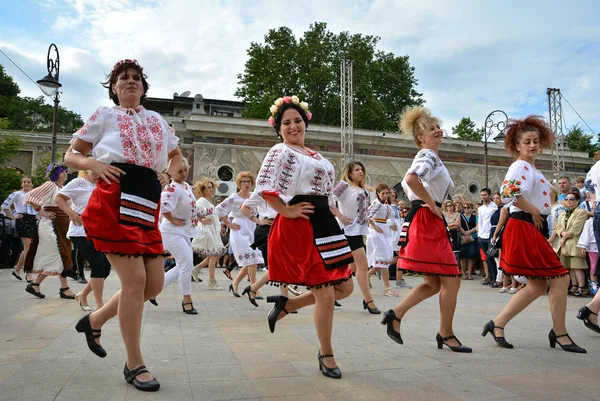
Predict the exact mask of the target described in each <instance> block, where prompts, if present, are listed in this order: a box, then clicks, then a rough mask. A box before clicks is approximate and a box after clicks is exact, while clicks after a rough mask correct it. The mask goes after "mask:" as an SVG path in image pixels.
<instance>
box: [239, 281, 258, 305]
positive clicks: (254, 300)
mask: <svg viewBox="0 0 600 401" xmlns="http://www.w3.org/2000/svg"><path fill="white" fill-rule="evenodd" d="M246 294H248V301H250V303H251V304H252V305H254V306H256V307H257V308H258V304H257V303H256V299H255V298H252V297H251V296H250V294H254V296H256V291H252V287H251V286H247V287H246V288H244V291H242V295H246Z"/></svg>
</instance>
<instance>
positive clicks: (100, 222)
mask: <svg viewBox="0 0 600 401" xmlns="http://www.w3.org/2000/svg"><path fill="white" fill-rule="evenodd" d="M104 86H105V87H106V88H107V89H108V96H109V98H110V99H111V100H112V101H113V102H114V103H115V105H116V106H115V107H112V108H108V107H101V108H99V109H98V110H96V112H94V114H92V116H91V117H90V118H89V120H88V121H87V122H86V124H85V125H84V126H83V127H82V128H81V129H80V130H79V131H77V132H76V133H75V134H73V136H74V138H73V141H72V144H71V147H70V148H69V150H68V151H67V153H66V155H65V161H66V162H67V163H68V164H69V165H70V166H73V167H74V168H76V169H78V170H92V172H94V173H96V174H97V175H98V177H99V180H98V185H97V186H96V189H95V190H94V192H93V193H92V196H91V198H90V203H89V204H88V205H87V207H86V209H85V211H84V212H83V214H82V216H81V218H82V220H83V223H84V225H85V229H86V233H87V237H88V239H90V240H91V241H92V242H93V243H94V248H96V249H97V250H98V251H100V252H103V253H106V254H107V257H108V260H109V261H110V264H111V265H112V267H113V269H114V270H115V271H116V272H117V275H118V276H119V280H120V281H121V290H120V291H118V292H117V293H116V294H115V295H114V296H113V297H112V298H111V299H110V300H109V301H108V302H107V303H106V304H105V305H104V306H103V307H102V308H100V309H99V310H97V311H95V312H92V313H90V314H88V315H85V316H84V317H83V318H82V319H81V320H80V321H79V322H78V323H77V325H76V326H75V328H76V329H77V331H79V332H81V333H85V336H86V340H87V344H88V347H89V348H90V350H91V351H92V352H93V353H95V354H96V355H98V356H100V357H104V356H106V351H105V350H104V348H102V346H101V345H100V344H99V338H100V329H101V328H102V326H103V325H104V324H105V323H106V322H107V321H108V320H109V319H111V318H112V317H114V316H116V315H119V326H120V328H121V335H122V336H123V342H124V343H125V350H126V351H127V361H126V362H125V367H124V368H123V375H124V376H125V380H126V381H127V382H128V383H131V384H133V385H134V386H135V388H136V389H138V390H141V391H156V390H158V389H159V388H160V384H159V383H158V381H157V380H156V379H155V378H154V377H153V376H152V375H151V374H150V373H149V372H148V370H147V369H146V367H145V366H144V360H143V358H142V351H141V349H140V338H141V328H142V312H143V308H144V301H147V300H148V299H150V298H154V297H156V295H158V293H160V291H161V290H162V287H163V281H164V276H165V274H164V268H163V256H162V255H163V252H164V248H163V243H162V237H161V234H160V230H159V229H158V218H159V214H160V207H159V202H160V195H161V190H162V188H163V187H164V186H165V185H167V184H168V177H169V174H171V175H172V174H173V173H174V172H175V171H174V170H175V169H177V168H179V166H180V165H181V159H182V155H181V152H180V150H179V148H178V146H177V142H178V139H177V137H176V136H175V134H174V132H173V129H172V128H171V127H170V126H169V125H168V124H167V122H166V121H165V120H164V119H163V118H162V117H161V116H160V114H158V113H155V112H153V111H149V110H146V109H145V108H144V107H142V106H140V103H141V101H142V100H144V99H145V97H146V93H147V92H148V88H149V85H148V82H147V81H146V76H145V75H144V71H143V69H142V67H141V66H140V65H139V64H138V62H137V61H136V60H128V59H127V60H121V61H119V62H118V63H117V64H115V66H114V68H113V69H112V71H111V73H110V74H109V75H108V79H107V81H106V82H105V83H104ZM88 153H92V156H93V157H92V158H88V157H86V156H85V155H87V154H88ZM167 163H169V168H168V171H169V173H166V174H162V173H161V172H162V171H164V170H165V168H167Z"/></svg>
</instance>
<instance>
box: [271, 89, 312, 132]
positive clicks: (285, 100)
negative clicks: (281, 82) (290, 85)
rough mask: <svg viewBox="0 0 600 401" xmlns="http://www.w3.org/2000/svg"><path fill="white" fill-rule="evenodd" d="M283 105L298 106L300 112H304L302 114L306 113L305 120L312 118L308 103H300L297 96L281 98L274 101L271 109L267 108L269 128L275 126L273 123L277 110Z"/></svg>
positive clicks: (274, 122)
mask: <svg viewBox="0 0 600 401" xmlns="http://www.w3.org/2000/svg"><path fill="white" fill-rule="evenodd" d="M284 103H294V104H297V105H298V106H300V107H301V108H302V110H304V112H305V113H306V118H308V120H309V121H310V119H311V118H312V113H311V112H310V111H309V110H308V103H306V102H301V101H300V99H298V96H284V97H283V98H281V97H280V98H279V99H277V100H275V103H273V105H272V106H271V108H269V111H270V112H271V117H269V119H268V120H267V121H268V123H269V125H270V126H272V127H274V126H275V124H276V123H277V122H276V121H275V116H276V115H277V112H278V111H279V108H280V107H281V106H282V105H283V104H284Z"/></svg>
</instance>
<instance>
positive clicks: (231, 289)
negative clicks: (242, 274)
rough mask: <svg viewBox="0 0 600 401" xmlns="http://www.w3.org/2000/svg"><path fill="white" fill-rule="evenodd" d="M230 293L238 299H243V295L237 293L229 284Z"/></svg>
mask: <svg viewBox="0 0 600 401" xmlns="http://www.w3.org/2000/svg"><path fill="white" fill-rule="evenodd" d="M229 292H233V296H234V297H236V298H239V297H241V295H240V294H238V293H237V292H235V290H234V289H233V284H229Z"/></svg>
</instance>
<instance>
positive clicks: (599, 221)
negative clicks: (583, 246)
mask: <svg viewBox="0 0 600 401" xmlns="http://www.w3.org/2000/svg"><path fill="white" fill-rule="evenodd" d="M592 227H593V228H594V238H595V239H596V244H600V242H598V241H600V205H598V206H596V211H595V212H594V220H592ZM599 259H600V258H599ZM598 266H600V262H596V270H594V271H595V273H596V276H597V275H598V274H600V270H598Z"/></svg>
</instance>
